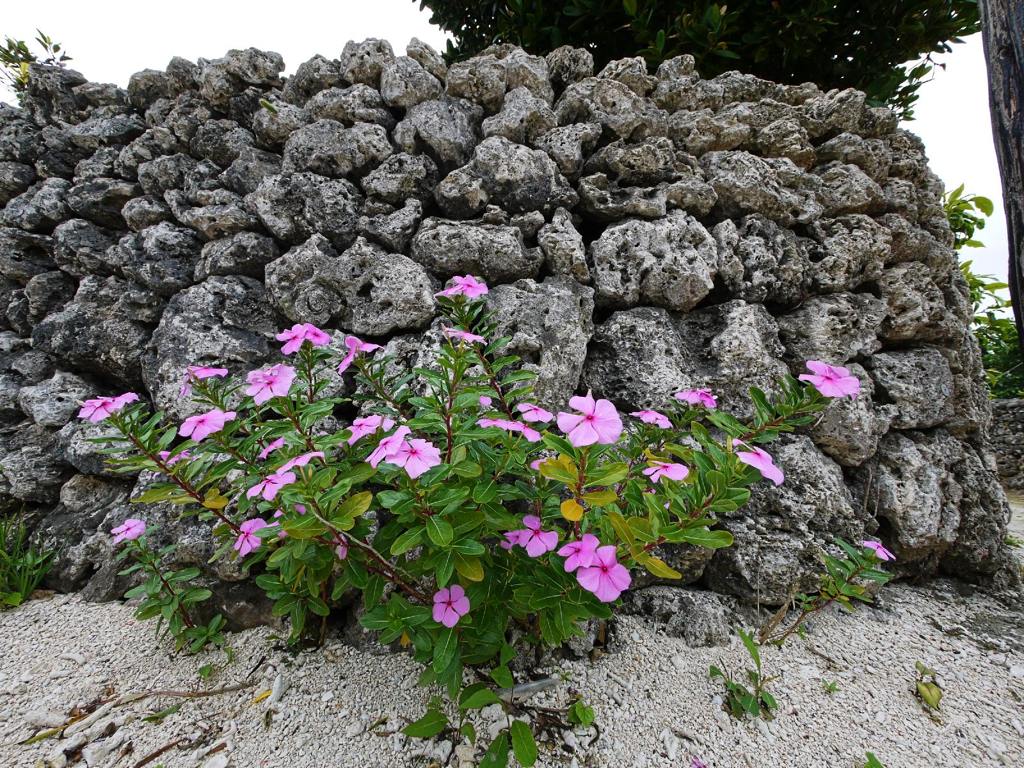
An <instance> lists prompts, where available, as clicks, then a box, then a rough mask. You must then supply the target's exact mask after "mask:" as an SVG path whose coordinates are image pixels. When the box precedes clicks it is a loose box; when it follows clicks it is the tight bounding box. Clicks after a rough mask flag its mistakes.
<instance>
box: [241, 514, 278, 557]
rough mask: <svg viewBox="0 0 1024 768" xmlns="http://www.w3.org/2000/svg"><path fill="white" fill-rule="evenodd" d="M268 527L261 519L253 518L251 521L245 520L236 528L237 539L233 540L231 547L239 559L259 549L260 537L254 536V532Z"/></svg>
mask: <svg viewBox="0 0 1024 768" xmlns="http://www.w3.org/2000/svg"><path fill="white" fill-rule="evenodd" d="M267 527H269V523H268V522H267V521H266V520H264V519H263V518H262V517H254V518H253V519H252V520H246V521H245V522H244V523H242V524H241V525H240V526H238V538H236V539H235V543H234V544H233V545H232V546H233V547H234V549H235V551H236V552H238V556H239V557H245V556H246V555H248V554H249V553H250V552H254V551H256V550H257V549H259V548H260V544H262V542H261V541H260V537H259V536H257V535H256V531H258V530H260V529H261V528H267Z"/></svg>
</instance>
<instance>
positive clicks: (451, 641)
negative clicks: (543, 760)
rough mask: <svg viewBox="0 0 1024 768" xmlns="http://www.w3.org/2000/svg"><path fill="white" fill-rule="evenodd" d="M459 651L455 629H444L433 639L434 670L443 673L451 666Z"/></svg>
mask: <svg viewBox="0 0 1024 768" xmlns="http://www.w3.org/2000/svg"><path fill="white" fill-rule="evenodd" d="M458 652H459V648H458V638H457V636H456V634H455V629H454V628H452V629H445V630H444V631H443V632H442V633H441V634H440V635H438V637H437V640H435V641H434V671H435V672H437V674H439V675H440V674H441V673H443V672H444V671H445V670H446V669H448V667H450V666H451V664H452V662H453V661H454V660H455V656H456V654H457V653H458Z"/></svg>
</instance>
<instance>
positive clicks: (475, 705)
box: [459, 686, 501, 709]
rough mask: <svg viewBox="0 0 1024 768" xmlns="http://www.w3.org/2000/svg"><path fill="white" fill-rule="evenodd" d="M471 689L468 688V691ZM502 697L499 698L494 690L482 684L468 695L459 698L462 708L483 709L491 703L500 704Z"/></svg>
mask: <svg viewBox="0 0 1024 768" xmlns="http://www.w3.org/2000/svg"><path fill="white" fill-rule="evenodd" d="M468 690H469V689H467V691H468ZM499 703H501V699H499V698H498V694H496V693H495V692H494V691H492V690H491V689H490V688H487V687H486V686H482V687H480V688H477V689H475V690H473V691H470V692H469V695H468V696H463V697H462V698H461V699H460V700H459V708H460V709H483V708H484V707H488V706H490V705H491V704H499Z"/></svg>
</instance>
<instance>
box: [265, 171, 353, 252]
mask: <svg viewBox="0 0 1024 768" xmlns="http://www.w3.org/2000/svg"><path fill="white" fill-rule="evenodd" d="M362 204H363V196H362V195H361V194H360V192H359V190H358V189H357V188H356V187H355V185H354V184H352V183H351V182H350V181H347V180H346V179H328V178H327V177H325V176H318V175H317V174H314V173H281V174H274V175H271V176H267V177H265V178H264V179H263V180H262V181H261V182H260V184H259V186H258V187H257V188H256V191H255V192H253V193H252V195H251V197H250V205H251V207H252V209H253V210H254V211H255V212H256V215H257V216H258V217H259V219H260V221H261V222H262V223H263V226H264V227H266V228H267V230H268V231H269V232H270V234H272V235H273V236H274V237H276V238H277V239H279V240H283V241H285V242H286V243H292V244H297V243H302V242H305V241H306V240H308V239H309V236H310V235H312V234H314V233H318V234H322V235H324V236H325V237H327V238H328V239H329V240H330V241H331V242H332V243H333V244H334V245H335V247H342V248H343V247H345V246H347V245H348V244H350V243H351V242H352V241H353V240H354V239H355V225H356V221H357V220H358V218H359V213H360V210H361V208H362Z"/></svg>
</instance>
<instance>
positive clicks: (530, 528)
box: [517, 515, 558, 557]
mask: <svg viewBox="0 0 1024 768" xmlns="http://www.w3.org/2000/svg"><path fill="white" fill-rule="evenodd" d="M523 525H524V526H526V527H525V528H523V529H521V530H520V531H519V541H518V542H517V543H518V544H519V546H521V547H524V548H525V549H526V554H528V555H529V556H530V557H540V556H541V555H543V554H544V553H545V552H550V551H551V550H553V549H554V548H555V547H557V546H558V531H544V530H541V527H540V518H539V517H537V516H536V515H526V516H525V517H524V518H523Z"/></svg>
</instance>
